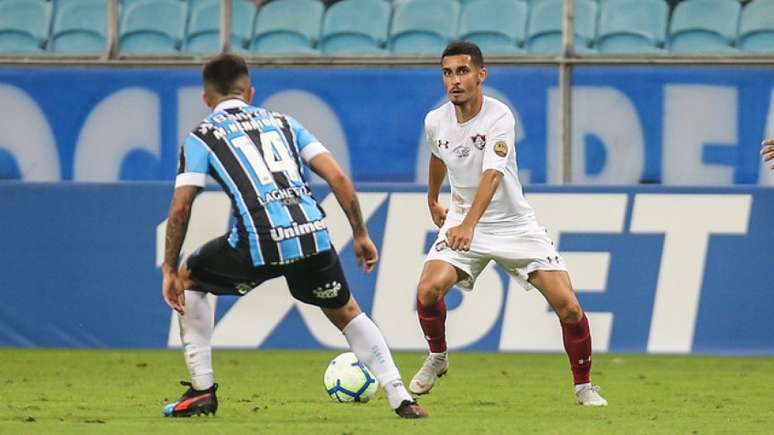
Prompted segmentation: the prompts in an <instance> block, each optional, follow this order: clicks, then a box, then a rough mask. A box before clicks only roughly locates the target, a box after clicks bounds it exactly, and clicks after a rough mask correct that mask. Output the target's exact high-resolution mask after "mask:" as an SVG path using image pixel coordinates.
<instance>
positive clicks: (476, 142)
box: [470, 134, 486, 150]
mask: <svg viewBox="0 0 774 435" xmlns="http://www.w3.org/2000/svg"><path fill="white" fill-rule="evenodd" d="M470 140H472V141H473V146H474V147H476V148H478V149H479V150H483V149H484V145H486V136H484V135H483V134H477V135H475V136H471V137H470Z"/></svg>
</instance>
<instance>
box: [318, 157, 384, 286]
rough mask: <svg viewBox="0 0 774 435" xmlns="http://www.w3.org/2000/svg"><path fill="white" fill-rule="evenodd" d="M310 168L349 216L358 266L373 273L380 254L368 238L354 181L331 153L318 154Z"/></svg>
mask: <svg viewBox="0 0 774 435" xmlns="http://www.w3.org/2000/svg"><path fill="white" fill-rule="evenodd" d="M309 167H310V168H312V170H313V171H314V172H315V174H317V175H319V176H320V177H321V178H322V179H323V180H325V182H326V183H328V186H330V187H331V190H332V191H333V194H334V195H336V200H337V201H338V202H339V205H340V206H341V209H342V210H344V214H346V215H347V219H348V220H349V225H350V226H351V227H352V236H353V243H354V249H355V258H356V259H357V263H358V265H359V266H360V267H362V268H363V270H364V271H365V272H366V273H368V272H370V271H372V270H373V268H374V266H375V265H376V262H377V261H379V253H378V251H377V250H376V245H374V242H373V241H371V237H369V236H368V229H367V228H366V226H365V223H364V222H363V213H362V212H361V211H360V202H359V201H358V200H357V192H355V186H353V185H352V181H350V179H349V177H347V175H346V174H345V173H344V171H342V170H341V167H340V166H339V164H338V163H336V160H334V158H333V156H332V155H331V154H330V153H322V154H318V155H317V156H315V157H314V158H312V160H310V161H309Z"/></svg>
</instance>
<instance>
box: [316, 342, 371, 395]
mask: <svg viewBox="0 0 774 435" xmlns="http://www.w3.org/2000/svg"><path fill="white" fill-rule="evenodd" d="M323 381H324V382H325V391H327V392H328V396H330V398H331V399H333V400H335V401H337V402H368V400H369V399H371V397H373V395H374V393H376V390H377V389H378V388H379V382H377V380H376V378H374V375H372V374H371V372H370V371H369V370H368V368H366V366H365V365H363V363H362V362H360V361H359V360H358V359H357V357H356V356H355V354H354V353H352V352H347V353H342V354H341V355H339V356H337V357H336V358H334V359H333V361H331V363H330V364H328V368H327V369H326V370H325V376H323Z"/></svg>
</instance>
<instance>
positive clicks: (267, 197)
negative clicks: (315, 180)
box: [258, 186, 312, 206]
mask: <svg viewBox="0 0 774 435" xmlns="http://www.w3.org/2000/svg"><path fill="white" fill-rule="evenodd" d="M311 195H312V192H311V191H310V190H309V188H308V187H307V186H298V187H288V188H285V189H278V190H274V191H272V192H267V193H266V194H264V195H260V196H258V203H259V204H261V205H262V206H265V205H266V204H268V203H270V202H274V201H282V203H283V204H285V205H292V204H298V203H299V201H300V200H299V198H301V197H302V196H311Z"/></svg>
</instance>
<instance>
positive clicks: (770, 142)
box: [761, 139, 774, 169]
mask: <svg viewBox="0 0 774 435" xmlns="http://www.w3.org/2000/svg"><path fill="white" fill-rule="evenodd" d="M761 145H763V147H762V148H761V155H762V156H763V161H765V162H770V161H772V160H774V139H766V140H764V141H763V142H762V143H761ZM771 169H774V165H772V166H771Z"/></svg>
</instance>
